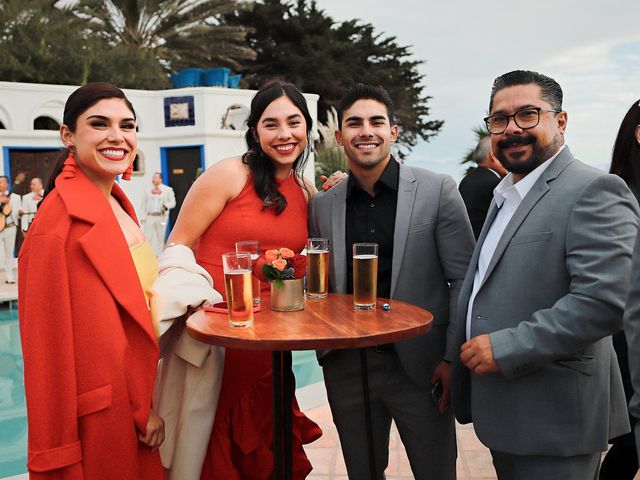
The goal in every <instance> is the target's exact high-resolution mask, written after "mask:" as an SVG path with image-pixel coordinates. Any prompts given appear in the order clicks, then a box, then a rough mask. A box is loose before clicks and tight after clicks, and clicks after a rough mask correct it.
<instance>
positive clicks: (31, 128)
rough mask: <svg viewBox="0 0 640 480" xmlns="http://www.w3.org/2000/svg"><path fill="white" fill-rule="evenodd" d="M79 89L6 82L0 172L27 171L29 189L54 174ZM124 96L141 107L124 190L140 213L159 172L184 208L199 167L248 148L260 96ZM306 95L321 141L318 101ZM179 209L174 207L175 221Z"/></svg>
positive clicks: (226, 92)
mask: <svg viewBox="0 0 640 480" xmlns="http://www.w3.org/2000/svg"><path fill="white" fill-rule="evenodd" d="M76 88H78V87H77V86H67V85H43V84H34V83H12V82H0V123H1V125H0V147H1V148H0V154H1V161H0V171H2V172H3V174H4V175H7V176H8V177H9V178H10V180H12V179H13V178H15V176H16V175H17V173H18V172H20V171H24V172H25V173H26V174H27V183H26V185H28V182H29V179H30V178H31V177H34V176H41V177H47V176H48V174H49V173H50V172H51V170H52V169H53V165H54V163H55V160H56V159H57V158H58V154H59V149H60V148H61V147H62V143H61V141H60V137H59V134H58V128H59V125H60V123H62V115H63V110H64V103H65V101H66V99H67V97H68V96H69V94H71V93H72V92H73V91H74V90H75V89H76ZM124 91H125V93H126V95H127V97H128V98H129V100H130V101H131V103H132V104H133V106H134V108H135V110H136V114H137V117H138V125H139V133H138V159H137V161H136V162H135V164H134V174H133V177H132V179H131V182H122V183H121V185H122V186H123V188H124V190H125V191H126V193H127V195H128V196H129V198H130V200H131V202H132V203H133V205H134V206H135V207H136V209H139V208H140V204H141V200H142V191H143V189H144V188H146V187H147V186H148V185H150V184H151V176H152V175H153V173H154V172H162V174H163V177H164V183H166V184H168V185H170V186H172V187H173V189H174V190H175V193H176V200H177V201H178V206H180V205H181V204H182V200H183V199H184V196H185V195H186V193H187V190H188V189H189V187H190V186H191V184H192V183H193V181H194V179H195V177H196V176H197V174H198V173H199V169H202V170H204V169H206V168H208V167H210V166H211V165H212V164H214V163H215V162H217V161H218V160H221V159H223V158H226V157H229V156H233V155H238V154H241V153H243V152H244V151H245V150H246V144H245V142H244V131H243V127H244V120H245V119H246V115H247V114H248V111H249V105H250V103H251V98H252V97H253V95H254V94H255V91H252V90H239V89H229V88H222V87H192V88H180V89H170V90H158V91H147V90H130V89H125V90H124ZM305 97H306V98H307V102H308V105H309V111H310V112H311V115H312V117H313V119H314V138H317V131H316V128H315V124H316V119H317V102H318V96H317V95H312V94H308V95H305ZM313 171H314V170H313V158H311V159H310V162H309V165H308V166H307V170H306V175H307V176H308V177H309V178H313V176H314V175H313ZM43 179H44V181H45V185H46V180H47V179H46V178H43ZM25 193H26V192H25ZM177 212H178V208H176V209H174V211H173V212H172V219H173V218H175V215H177ZM138 213H140V212H138Z"/></svg>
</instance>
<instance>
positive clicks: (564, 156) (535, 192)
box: [474, 147, 573, 288]
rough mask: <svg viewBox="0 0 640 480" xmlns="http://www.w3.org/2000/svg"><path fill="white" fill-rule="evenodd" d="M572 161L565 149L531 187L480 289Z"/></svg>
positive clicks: (513, 218) (499, 243) (508, 228)
mask: <svg viewBox="0 0 640 480" xmlns="http://www.w3.org/2000/svg"><path fill="white" fill-rule="evenodd" d="M572 161H573V156H572V155H571V152H570V151H569V147H565V148H564V150H563V151H562V152H560V154H559V155H558V156H557V157H556V158H555V159H554V160H553V161H552V163H551V165H549V167H547V169H546V170H545V171H544V172H543V173H542V175H541V176H540V178H539V179H538V180H537V181H536V183H534V185H533V187H531V190H529V193H527V195H526V196H525V197H524V199H523V200H522V203H521V204H520V206H519V207H518V208H517V209H516V211H515V213H514V214H513V217H511V220H509V223H508V224H507V226H506V228H505V229H504V232H503V233H502V236H501V237H500V240H498V245H497V246H496V249H495V251H494V253H493V256H492V257H491V261H490V262H489V266H488V267H487V271H486V273H485V275H484V278H483V280H482V284H481V285H480V288H482V285H484V284H485V282H486V281H487V279H488V278H489V276H490V275H491V273H492V272H493V270H494V269H495V267H496V265H497V264H498V262H499V261H500V258H501V257H502V255H503V254H504V252H505V250H506V248H507V246H508V245H509V242H511V239H512V238H513V236H514V235H515V234H516V232H517V231H518V229H519V228H520V225H522V223H523V222H524V221H525V219H526V218H527V216H528V215H529V213H530V212H531V210H532V209H533V207H535V206H536V204H537V203H538V202H539V201H540V199H541V198H542V197H544V196H545V195H546V193H547V192H548V191H549V190H550V187H549V182H551V181H552V180H554V179H555V178H556V177H557V176H558V175H560V173H561V172H562V170H564V169H565V168H566V167H567V165H569V163H571V162H572ZM494 216H495V214H494ZM492 220H493V219H492ZM488 225H490V224H489V223H488V222H485V225H484V227H483V229H482V233H483V234H484V235H485V236H486V231H485V230H488ZM485 227H487V228H485ZM482 241H483V242H484V238H483V239H482ZM481 247H482V243H480V242H478V248H476V251H477V252H478V253H479V250H480V248H481ZM475 253H476V252H474V257H475ZM476 262H477V258H476Z"/></svg>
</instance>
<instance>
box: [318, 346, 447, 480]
mask: <svg viewBox="0 0 640 480" xmlns="http://www.w3.org/2000/svg"><path fill="white" fill-rule="evenodd" d="M366 353H367V363H368V375H369V392H370V396H371V411H372V424H373V425H372V426H373V438H374V445H375V452H376V455H375V457H376V469H377V472H376V479H384V478H385V477H384V470H385V469H386V467H387V464H388V461H389V432H390V429H391V420H392V419H393V420H394V421H395V423H396V426H397V428H398V432H399V434H400V438H401V439H402V443H403V444H404V446H405V449H406V451H407V455H408V457H409V462H410V464H411V470H412V472H413V476H414V478H415V479H416V480H455V478H456V437H455V426H454V421H453V415H452V414H451V409H448V410H447V411H446V412H445V413H444V414H442V415H441V414H440V413H439V412H438V410H437V408H436V406H435V403H434V401H433V399H432V398H431V389H430V388H421V387H419V386H418V385H416V384H415V383H414V382H413V381H411V379H410V378H409V377H408V376H407V374H406V373H405V372H404V370H403V368H402V366H401V364H400V361H399V360H398V357H397V355H396V353H395V352H394V351H386V352H377V351H375V350H373V349H370V348H369V349H366ZM426 370H427V369H425V375H428V376H431V372H427V371H426ZM323 372H324V380H325V386H326V388H327V394H328V397H329V405H330V407H331V413H332V415H333V421H334V423H335V424H336V427H337V430H338V435H339V436H340V443H341V446H342V453H343V455H344V459H345V464H346V467H347V473H348V475H349V478H350V479H352V480H368V479H370V478H371V475H370V473H369V457H368V448H367V445H368V443H367V433H366V432H367V430H366V424H365V409H364V396H363V390H362V381H361V369H360V350H335V351H334V352H332V354H331V355H329V356H328V357H327V358H326V359H325V360H324V362H323Z"/></svg>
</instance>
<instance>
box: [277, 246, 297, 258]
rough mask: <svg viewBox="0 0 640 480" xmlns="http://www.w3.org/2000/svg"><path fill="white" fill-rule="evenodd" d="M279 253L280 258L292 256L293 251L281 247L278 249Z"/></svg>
mask: <svg viewBox="0 0 640 480" xmlns="http://www.w3.org/2000/svg"><path fill="white" fill-rule="evenodd" d="M280 255H282V258H293V256H294V255H295V253H293V250H289V249H288V248H285V247H282V248H281V249H280Z"/></svg>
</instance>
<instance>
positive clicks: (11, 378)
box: [0, 306, 322, 479]
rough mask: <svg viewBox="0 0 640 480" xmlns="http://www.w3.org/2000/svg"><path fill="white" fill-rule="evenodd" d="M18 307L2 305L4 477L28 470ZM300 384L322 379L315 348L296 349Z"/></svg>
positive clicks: (0, 454) (0, 440)
mask: <svg viewBox="0 0 640 480" xmlns="http://www.w3.org/2000/svg"><path fill="white" fill-rule="evenodd" d="M23 372H24V364H23V361H22V350H21V347H20V332H19V329H18V310H17V309H16V308H13V309H11V308H9V307H7V306H4V307H0V479H1V478H5V477H9V476H12V475H17V474H20V473H25V472H26V467H25V465H26V463H27V411H26V406H25V398H24V380H23ZM293 372H294V374H295V376H296V387H297V388H303V387H306V386H308V385H311V384H313V383H316V382H319V381H321V380H322V372H321V371H320V367H318V363H317V362H316V359H315V352H311V351H304V352H294V353H293Z"/></svg>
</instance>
